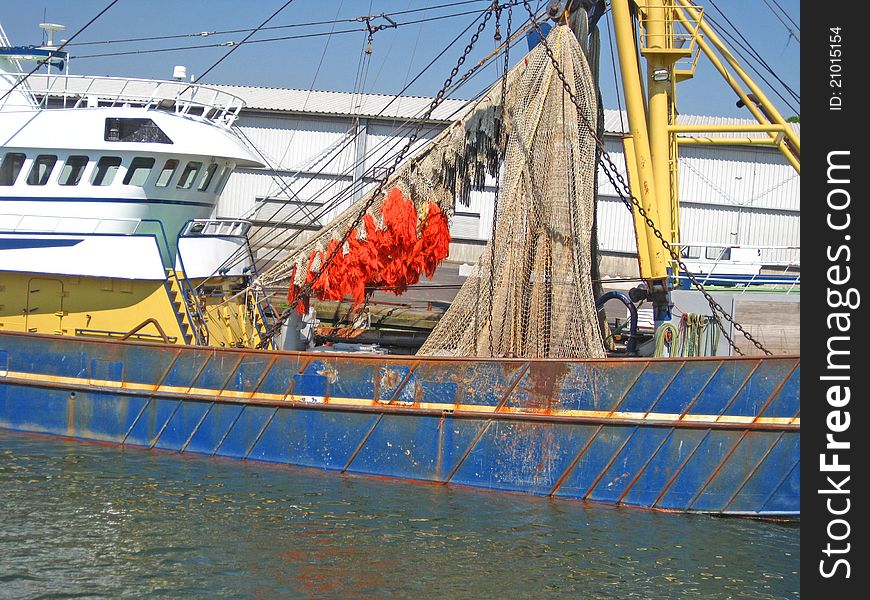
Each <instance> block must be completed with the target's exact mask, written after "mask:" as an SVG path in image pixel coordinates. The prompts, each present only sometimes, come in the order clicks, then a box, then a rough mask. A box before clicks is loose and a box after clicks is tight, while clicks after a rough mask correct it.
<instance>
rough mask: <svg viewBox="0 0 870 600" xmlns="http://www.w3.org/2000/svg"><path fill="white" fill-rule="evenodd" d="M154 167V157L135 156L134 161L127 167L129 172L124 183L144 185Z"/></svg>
mask: <svg viewBox="0 0 870 600" xmlns="http://www.w3.org/2000/svg"><path fill="white" fill-rule="evenodd" d="M153 168H154V159H153V158H142V157H137V158H134V159H133V162H131V163H130V168H129V169H127V174H126V175H125V176H124V185H138V186H139V187H142V186H144V185H145V182H146V181H148V175H150V174H151V169H153Z"/></svg>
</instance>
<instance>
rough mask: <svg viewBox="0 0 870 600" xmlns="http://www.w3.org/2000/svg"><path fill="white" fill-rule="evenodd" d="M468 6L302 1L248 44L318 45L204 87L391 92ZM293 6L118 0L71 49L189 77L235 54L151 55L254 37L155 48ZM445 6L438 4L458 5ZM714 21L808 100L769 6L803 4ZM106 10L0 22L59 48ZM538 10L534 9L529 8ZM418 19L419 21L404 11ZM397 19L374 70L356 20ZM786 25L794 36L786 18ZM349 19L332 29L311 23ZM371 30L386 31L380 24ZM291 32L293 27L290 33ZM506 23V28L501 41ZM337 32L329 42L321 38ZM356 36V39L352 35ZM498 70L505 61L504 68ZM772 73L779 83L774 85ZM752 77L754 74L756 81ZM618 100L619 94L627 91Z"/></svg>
mask: <svg viewBox="0 0 870 600" xmlns="http://www.w3.org/2000/svg"><path fill="white" fill-rule="evenodd" d="M459 2H462V0H431V1H428V2H427V1H423V0H294V1H293V2H292V3H291V4H290V5H289V6H288V7H287V8H285V9H284V10H283V11H282V12H281V13H280V14H279V15H278V16H276V17H275V18H274V19H273V20H272V21H270V23H269V26H271V27H276V26H277V27H279V28H276V29H272V30H268V31H263V32H260V33H258V34H257V35H255V36H254V37H252V38H251V40H252V41H253V40H258V39H263V38H277V37H288V36H299V35H308V34H316V35H315V36H314V37H306V38H299V39H283V40H277V41H268V42H257V43H253V44H250V45H247V44H246V45H243V46H241V47H240V48H238V49H237V50H236V51H235V52H234V53H233V54H232V55H231V56H230V57H229V58H227V59H226V60H225V61H223V62H222V63H221V64H220V65H219V66H218V67H216V68H215V69H214V70H212V71H211V72H210V73H208V75H207V76H206V77H205V79H203V80H202V83H227V84H241V85H257V86H266V87H289V88H301V89H309V88H314V89H322V90H335V91H355V90H356V91H365V92H375V93H385V94H394V93H396V92H398V91H399V90H401V89H402V88H403V87H404V86H405V84H406V83H407V82H408V81H410V80H411V79H413V78H414V77H415V76H416V75H417V74H418V73H419V72H420V70H422V69H423V67H424V66H426V64H428V63H429V62H430V61H431V60H432V59H433V58H435V56H436V55H437V54H438V53H439V52H440V51H441V50H442V49H443V48H444V47H445V46H446V45H447V44H448V43H449V42H450V41H451V40H453V39H454V37H456V36H457V35H458V34H459V33H460V32H461V31H462V30H463V29H464V28H465V27H466V26H468V25H469V24H470V23H471V22H472V20H474V18H475V14H457V13H471V11H478V10H482V9H483V8H484V7H485V6H486V4H487V2H486V1H485V0H476V1H474V2H467V3H462V4H460V3H459ZM283 3H284V0H249V1H247V2H245V1H240V0H233V1H230V0H175V1H168V0H150V1H147V2H146V1H142V0H120V1H119V2H118V3H117V4H116V5H115V6H113V7H112V8H111V9H110V10H109V11H108V12H106V13H105V14H104V15H103V16H102V17H100V18H99V19H98V20H97V21H96V22H95V23H93V24H92V25H91V26H90V27H88V28H87V30H86V31H85V32H83V33H82V34H81V35H80V36H79V37H77V38H76V40H74V42H89V43H88V44H76V45H71V46H70V47H69V48H68V50H69V51H70V53H71V55H72V56H73V57H75V58H74V60H73V62H72V63H71V72H72V73H73V74H88V75H111V76H128V77H146V78H158V79H169V78H170V77H171V75H172V71H173V66H174V65H185V66H186V67H187V71H188V73H189V74H193V75H197V76H198V75H200V74H202V73H203V72H205V70H206V69H208V68H209V67H210V66H211V65H212V64H213V63H215V62H216V61H217V60H218V59H219V58H220V57H221V56H223V55H224V54H225V53H226V52H227V50H228V49H229V48H228V47H210V48H188V49H185V50H176V51H170V52H153V50H155V49H161V48H178V47H190V46H202V45H210V44H217V43H221V42H227V41H236V42H238V41H241V40H242V39H243V38H244V37H245V35H246V33H245V32H237V33H230V34H224V35H209V36H207V37H177V38H174V39H153V38H155V37H163V36H189V35H190V34H193V33H196V32H203V31H208V32H212V31H227V30H238V29H247V28H253V27H255V26H256V25H258V24H259V23H261V22H262V21H263V20H265V19H266V18H267V17H268V16H269V15H270V14H272V13H273V12H274V11H275V10H277V9H278V8H279V7H280V6H281V5H282V4H283ZM453 3H457V4H455V5H454V6H449V7H444V8H440V9H439V8H433V7H435V6H437V5H443V4H453ZM697 3H698V4H700V5H702V6H704V7H705V9H706V11H707V14H708V15H709V16H710V17H711V18H712V19H714V20H715V21H716V22H717V23H723V24H724V18H723V17H722V15H721V14H720V13H719V12H717V10H716V7H718V8H719V9H721V10H722V11H723V12H724V13H725V14H726V15H727V17H728V19H730V21H731V22H732V23H733V24H734V25H735V26H736V27H737V28H739V30H740V32H741V34H742V35H743V36H744V37H745V38H746V39H747V40H748V41H749V42H750V43H751V44H752V47H753V48H754V49H755V50H756V51H757V52H758V53H759V54H760V55H761V56H762V57H763V58H764V60H765V61H766V62H767V63H768V64H769V66H770V67H771V68H772V70H773V71H774V72H775V73H776V75H777V76H778V77H779V78H780V79H782V80H783V81H785V82H786V83H787V84H788V85H789V86H790V87H791V88H792V89H793V90H794V91H795V92H796V93H797V95H798V97H799V95H800V45H799V43H798V42H797V41H796V40H795V39H794V38H793V37H792V36H791V35H790V33H789V31H788V29H786V26H785V25H784V24H783V23H782V22H781V21H780V20H778V18H777V16H776V15H775V14H774V12H773V10H772V8H775V7H777V6H779V7H782V9H784V10H785V12H786V13H787V15H788V17H791V19H793V20H794V21H795V22H796V23H797V25H798V26H800V3H799V0H712V4H711V0H706V1H705V0H698V2H697ZM108 4H109V0H74V1H71V0H29V1H11V0H6V1H5V2H3V3H2V4H0V24H2V26H3V28H4V29H5V31H6V34H7V36H8V37H9V38H10V40H11V41H12V43H13V44H19V45H27V44H39V43H41V41H42V32H41V30H40V29H39V28H38V24H39V23H40V22H43V21H44V20H47V21H49V22H55V23H61V24H64V25H66V27H67V29H66V31H65V32H63V33H62V34H61V35H60V36H59V38H66V37H69V36H71V35H72V34H73V33H75V32H76V31H77V30H78V29H79V28H80V27H82V26H83V25H84V24H85V23H87V21H89V20H90V19H91V18H92V17H93V16H94V15H96V14H97V13H98V12H100V11H101V10H102V9H103V8H105V6H106V5H108ZM532 4H533V6H535V5H537V4H538V2H537V1H533V2H532ZM407 11H415V12H407ZM381 13H388V14H393V13H401V14H393V16H392V18H393V20H395V21H396V22H397V23H399V24H400V26H399V27H398V28H395V29H392V28H391V29H384V30H382V31H378V32H377V33H375V35H374V39H373V43H372V50H373V52H372V54H371V58H370V61H369V63H368V65H367V66H368V68H367V69H366V68H365V67H366V62H365V61H362V60H361V59H362V58H363V57H364V56H365V55H364V53H363V49H364V47H365V45H366V43H367V34H366V33H365V32H363V31H357V30H359V29H361V28H362V27H363V23H362V22H359V21H349V20H350V19H354V18H356V17H360V16H365V15H379V14H381ZM455 14H457V16H454V17H450V18H444V19H437V20H431V21H428V22H424V23H409V21H418V20H421V19H430V18H434V17H440V16H447V15H455ZM526 16H527V13H526V12H525V10H524V8H523V7H522V5H520V6H517V7H515V8H514V16H513V23H514V27H516V25H517V24H518V23H519V22H522V21H523V20H524V17H526ZM780 18H781V19H782V20H783V21H785V23H786V24H788V26H789V27H790V28H791V29H792V30H793V31H794V33H795V34H797V36H798V37H799V36H800V32H799V31H798V30H797V29H796V28H795V27H794V26H793V25H792V24H791V23H789V21H788V19H787V17H786V16H784V15H780ZM334 20H342V21H343V22H338V23H335V24H330V23H323V24H319V25H306V26H302V25H304V24H308V23H312V22H323V21H334ZM372 23H373V24H381V23H386V21H385V20H384V19H376V20H374V21H372ZM288 26H289V27H288ZM601 28H602V65H601V70H602V81H601V86H602V93H603V96H604V104H605V107H607V108H616V107H617V95H616V91H615V86H614V82H613V73H612V70H613V67H612V64H611V61H610V49H609V44H608V40H607V38H608V33H607V32H608V29H607V27H606V26H604V25H603V23H602V26H601ZM505 29H506V24H505V23H504V22H503V23H502V33H504V32H505ZM331 30H332V31H333V34H332V35H331V36H327V35H324V34H327V33H329V32H330V31H331ZM344 31H349V32H348V33H343V32H344ZM470 34H471V32H470V31H469V32H468V33H467V34H466V35H465V36H463V37H462V39H461V40H460V41H459V42H457V43H456V44H455V45H454V46H452V47H451V48H450V49H449V50H448V51H447V52H446V54H445V55H444V56H443V57H442V58H440V59H439V60H438V61H437V62H436V63H435V64H434V65H433V66H432V67H431V68H430V69H429V70H428V71H426V73H424V75H423V76H422V77H420V79H419V80H418V81H417V82H416V83H414V84H413V85H411V87H410V88H409V89H408V91H407V92H406V93H408V94H415V95H434V94H435V93H436V92H437V91H438V89H439V88H440V87H441V84H442V83H443V81H444V79H445V78H446V77H447V75H448V74H449V72H450V69H451V68H452V67H453V65H454V64H455V63H456V59H457V58H458V57H459V55H460V54H461V53H462V50H463V49H464V47H465V44H466V43H467V41H468V39H469V37H470ZM130 38H149V39H145V40H141V41H133V42H115V43H93V42H106V41H113V40H123V39H130ZM495 45H496V42H495V41H494V40H493V27H492V21H491V22H490V26H489V27H488V28H487V29H486V31H484V33H483V34H482V35H481V37H480V40H479V42H478V44H477V46H476V47H475V49H474V51H473V52H472V53H471V54H470V55H469V58H468V61H467V62H466V64H465V67H464V68H463V70H462V71H460V73H462V72H464V71H465V70H466V69H467V68H468V67H470V66H471V65H474V64H476V63H477V62H478V61H479V60H480V59H481V58H483V57H484V56H485V55H487V54H488V53H490V52H491V51H492V50H493V49H494V48H495ZM525 50H526V47H525V45H524V44H523V45H520V46H518V47H517V49H516V50H514V51H513V54H512V57H511V62H512V63H513V62H515V61H516V60H518V59H519V57H520V55H521V53H523V52H525ZM118 52H128V53H129V52H134V53H136V54H125V55H119V56H105V55H106V54H111V53H118ZM499 62H500V61H499ZM763 74H764V76H765V77H766V78H768V79H770V80H771V81H772V78H771V75H770V74H769V73H767V72H765V71H763ZM753 76H755V75H754V74H753ZM497 77H498V72H497V70H496V65H495V64H493V65H492V66H489V67H487V68H486V69H484V70H483V71H482V72H481V73H480V74H479V76H477V77H475V79H474V80H473V81H472V82H470V83H469V85H468V86H466V87H465V88H463V89H461V90H460V91H459V93H458V94H457V97H469V96H471V95H473V94H474V93H475V92H477V91H478V90H480V89H481V88H483V87H486V86H487V85H488V84H490V83H492V82H493V81H495V80H496V79H497ZM759 84H760V85H762V89H764V91H765V92H766V93H768V95H769V96H770V97H771V99H772V100H773V101H774V103H775V104H776V105H777V106H778V107H779V108H780V110H781V112H782V113H783V114H784V115H785V116H791V115H793V114H795V112H796V111H795V110H792V108H797V109H799V108H800V106H799V102H798V101H795V100H794V99H793V98H792V97H790V96H789V95H788V94H787V93H786V92H784V91H783V90H782V88H781V87H780V86H778V85H777V86H776V89H777V90H779V91H780V93H781V94H783V95H784V96H785V97H786V99H787V100H788V101H789V103H791V105H792V107H791V108H790V107H789V106H787V105H786V104H785V102H784V101H783V100H782V99H780V98H779V97H777V96H776V94H774V93H771V92H770V89H769V88H768V87H767V86H766V85H764V84H763V83H762V82H761V81H760V80H759ZM620 93H621V92H620ZM735 101H736V97H735V96H734V94H733V92H732V91H731V90H730V89H729V88H727V86H726V85H725V84H724V82H722V81H721V79H720V78H719V76H718V74H717V73H716V72H715V71H714V70H713V69H712V67H711V66H709V65H708V64H706V63H703V58H702V63H701V64H700V65H699V67H698V71H697V74H696V77H695V79H694V80H692V81H689V82H687V83H685V84H682V85H681V86H679V87H678V110H679V112H681V113H683V114H704V115H721V116H736V117H745V118H750V115H749V113H748V111H746V109H739V108H737V107H736V106H735Z"/></svg>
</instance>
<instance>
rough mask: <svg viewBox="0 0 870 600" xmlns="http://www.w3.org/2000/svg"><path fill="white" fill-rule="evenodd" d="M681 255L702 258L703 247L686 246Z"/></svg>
mask: <svg viewBox="0 0 870 600" xmlns="http://www.w3.org/2000/svg"><path fill="white" fill-rule="evenodd" d="M680 255H682V257H683V258H701V248H700V247H699V246H684V247H683V249H682V251H681V252H680Z"/></svg>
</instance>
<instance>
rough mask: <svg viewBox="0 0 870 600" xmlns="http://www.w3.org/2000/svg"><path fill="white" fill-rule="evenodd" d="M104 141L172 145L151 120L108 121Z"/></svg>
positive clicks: (112, 119) (113, 119)
mask: <svg viewBox="0 0 870 600" xmlns="http://www.w3.org/2000/svg"><path fill="white" fill-rule="evenodd" d="M104 139H105V140H106V141H107V142H147V143H150V144H171V143H172V140H170V139H169V136H167V135H166V134H165V133H163V130H162V129H160V128H159V127H158V126H157V123H155V122H154V121H152V120H151V119H116V118H109V119H106V130H105V136H104Z"/></svg>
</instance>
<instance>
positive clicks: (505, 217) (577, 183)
mask: <svg viewBox="0 0 870 600" xmlns="http://www.w3.org/2000/svg"><path fill="white" fill-rule="evenodd" d="M547 39H548V43H549V44H550V46H551V48H552V49H553V53H554V55H555V57H556V60H557V61H558V63H559V65H560V66H561V68H562V70H563V72H564V73H565V76H566V79H567V80H568V82H569V84H570V85H572V86H573V88H574V91H575V94H576V95H577V97H578V98H579V99H580V105H581V106H582V111H583V113H585V119H586V122H588V123H591V124H593V125H594V123H595V122H596V115H597V108H596V101H595V91H594V85H593V83H592V78H591V75H590V73H589V68H588V66H587V63H586V59H585V56H584V55H583V51H582V50H581V48H580V46H579V44H578V43H577V41H576V38H575V37H574V36H573V34H572V33H571V32H570V30H568V29H567V28H566V27H565V26H561V27H556V28H554V30H553V31H551V32H550V34H549V35H548V38H547ZM526 62H527V66H526V68H525V69H524V71H523V73H522V76H521V77H520V78H519V80H518V81H517V84H516V85H517V89H516V90H515V98H516V102H515V103H514V104H513V105H512V106H508V107H507V114H508V119H509V121H510V123H511V128H510V136H509V138H508V142H507V151H506V155H505V162H504V173H503V177H502V183H501V189H500V194H499V200H498V214H497V216H496V228H495V236H494V239H492V240H491V241H490V244H492V245H493V246H492V247H490V246H488V247H487V248H486V250H485V251H484V253H483V255H482V256H481V258H480V261H479V263H478V268H477V269H476V271H477V272H476V276H473V277H469V278H468V279H467V280H466V282H465V284H464V285H463V286H462V288H461V289H460V291H459V293H458V294H457V296H456V299H455V300H454V301H453V304H452V305H451V306H450V308H449V309H448V310H447V312H446V313H445V314H444V316H443V317H442V318H441V320H440V322H439V323H438V325H437V326H436V327H435V329H434V331H433V332H432V334H431V335H430V336H429V338H428V339H427V341H426V343H425V344H424V345H423V347H422V348H421V349H420V352H419V354H424V355H444V354H449V355H457V356H466V355H471V356H490V355H492V356H523V357H600V356H604V347H603V344H602V341H601V334H600V333H599V329H598V318H597V316H596V310H595V299H594V297H593V292H592V282H591V275H590V273H591V260H592V257H591V256H590V236H591V231H592V224H593V217H594V209H595V203H594V198H593V187H594V176H595V142H594V139H593V137H592V135H591V133H590V132H589V129H588V127H587V125H586V124H585V123H584V122H583V121H582V120H581V118H582V117H580V116H579V115H578V112H577V110H576V108H575V106H574V105H573V104H572V103H571V100H570V98H569V97H568V95H567V93H566V92H565V90H564V87H563V85H562V83H561V81H560V80H559V78H558V76H557V75H556V73H555V70H554V67H553V65H552V64H551V61H550V60H549V59H548V57H547V55H546V54H545V52H544V51H543V49H542V48H541V47H540V46H538V47H537V48H536V50H535V51H534V52H532V53H531V54H530V55H529V57H528V58H527V61H526Z"/></svg>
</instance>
